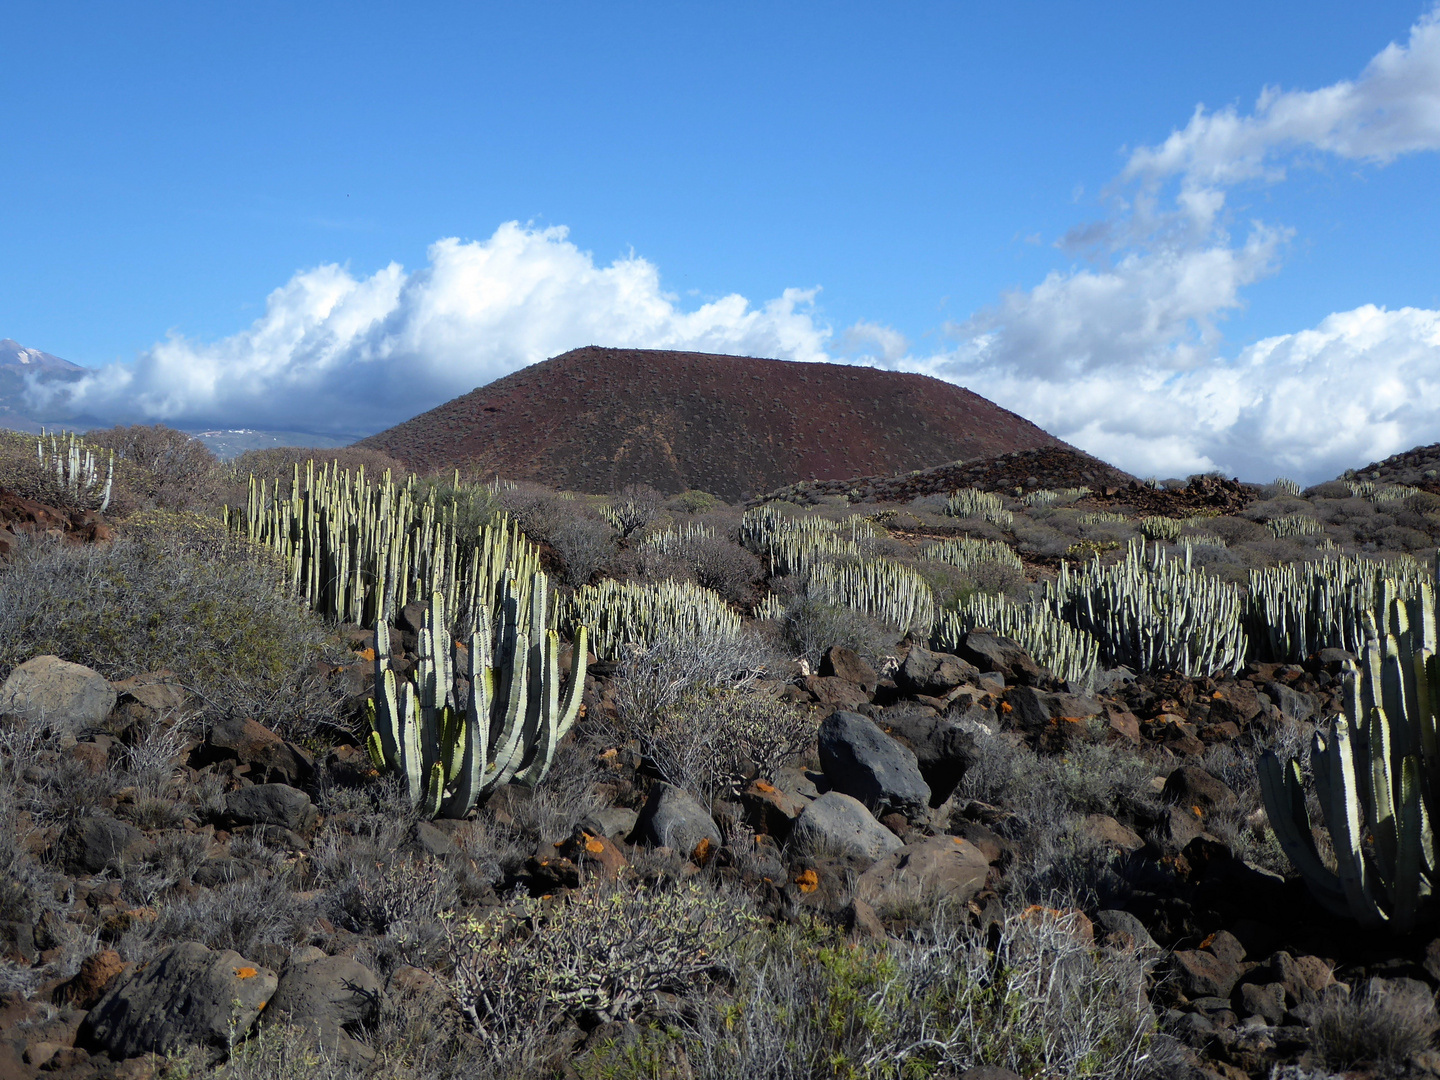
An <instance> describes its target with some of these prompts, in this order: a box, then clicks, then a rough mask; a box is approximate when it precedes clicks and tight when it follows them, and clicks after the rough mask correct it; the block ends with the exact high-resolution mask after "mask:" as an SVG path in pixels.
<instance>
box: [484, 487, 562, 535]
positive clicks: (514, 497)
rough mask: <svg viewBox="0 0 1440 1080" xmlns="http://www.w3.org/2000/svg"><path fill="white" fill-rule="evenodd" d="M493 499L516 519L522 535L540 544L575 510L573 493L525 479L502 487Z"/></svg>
mask: <svg viewBox="0 0 1440 1080" xmlns="http://www.w3.org/2000/svg"><path fill="white" fill-rule="evenodd" d="M496 500H497V502H498V503H499V506H500V509H501V510H503V511H504V512H505V513H507V514H508V515H510V517H511V518H513V519H514V520H515V521H517V522H519V524H520V528H521V529H522V530H524V532H525V535H526V536H528V537H530V539H531V540H534V541H535V542H537V543H542V544H548V543H549V542H550V537H551V536H553V535H554V533H555V532H556V530H558V529H559V528H560V527H561V526H562V525H564V524H565V522H567V521H569V520H570V519H571V518H573V517H575V515H576V514H577V512H578V509H579V508H578V507H577V505H576V500H575V497H574V496H573V495H562V494H561V493H559V492H556V491H551V490H550V489H549V488H547V487H541V486H540V485H539V484H531V483H526V482H520V483H517V484H516V485H515V486H514V487H509V488H503V489H502V490H500V491H499V492H498V493H497V494H496Z"/></svg>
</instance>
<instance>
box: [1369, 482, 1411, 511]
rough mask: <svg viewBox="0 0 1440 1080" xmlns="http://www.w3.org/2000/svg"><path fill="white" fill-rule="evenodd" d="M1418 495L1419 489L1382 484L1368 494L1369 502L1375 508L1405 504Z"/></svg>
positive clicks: (1403, 485)
mask: <svg viewBox="0 0 1440 1080" xmlns="http://www.w3.org/2000/svg"><path fill="white" fill-rule="evenodd" d="M1419 494H1420V489H1419V488H1415V487H1410V486H1408V485H1406V484H1384V485H1382V486H1380V487H1378V488H1376V489H1375V490H1374V491H1373V492H1371V494H1370V501H1371V502H1372V503H1374V504H1375V505H1376V506H1385V505H1388V504H1390V503H1406V502H1409V501H1410V500H1411V499H1413V498H1414V497H1415V496H1416V495H1419Z"/></svg>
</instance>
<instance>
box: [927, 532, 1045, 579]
mask: <svg viewBox="0 0 1440 1080" xmlns="http://www.w3.org/2000/svg"><path fill="white" fill-rule="evenodd" d="M920 554H921V555H923V556H924V557H925V558H927V559H934V560H935V561H936V562H943V563H948V564H949V565H950V566H954V567H957V568H958V569H960V570H973V569H974V568H975V567H977V566H979V565H980V564H982V563H998V564H999V565H1001V566H1008V567H1009V568H1011V569H1012V570H1015V571H1017V572H1019V573H1024V571H1025V564H1024V563H1022V562H1021V561H1020V556H1019V555H1017V554H1015V549H1014V548H1012V547H1011V546H1010V545H1009V544H1007V543H1005V542H1004V541H1001V540H973V539H971V538H969V537H959V538H957V539H954V540H941V541H938V542H936V543H934V544H928V545H926V547H925V548H924V550H922V551H921V553H920Z"/></svg>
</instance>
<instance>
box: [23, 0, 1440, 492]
mask: <svg viewBox="0 0 1440 1080" xmlns="http://www.w3.org/2000/svg"><path fill="white" fill-rule="evenodd" d="M1436 149H1440V6H1437V7H1435V8H1433V9H1432V10H1431V11H1430V12H1429V13H1428V14H1426V15H1425V16H1424V17H1422V18H1421V19H1420V20H1419V21H1418V22H1416V24H1415V25H1414V26H1413V27H1412V28H1411V29H1410V32H1409V35H1408V37H1407V39H1406V40H1405V42H1404V43H1403V44H1391V45H1389V46H1387V47H1386V48H1384V49H1383V50H1381V51H1380V52H1379V53H1378V54H1377V55H1376V56H1375V57H1374V58H1373V59H1372V60H1371V61H1370V62H1369V63H1368V64H1367V65H1366V67H1365V68H1364V70H1363V71H1362V72H1361V73H1360V74H1359V75H1358V76H1357V77H1356V78H1354V79H1347V80H1342V81H1340V82H1336V83H1334V84H1332V85H1330V86H1326V87H1322V88H1321V89H1318V90H1286V91H1282V90H1278V89H1275V88H1267V89H1265V90H1264V91H1263V92H1261V94H1260V95H1259V97H1258V100H1257V102H1256V104H1255V107H1254V109H1253V110H1251V111H1250V112H1248V113H1242V112H1241V111H1239V110H1237V109H1235V108H1224V109H1220V110H1216V111H1208V110H1206V109H1205V108H1204V107H1203V106H1202V107H1198V108H1197V109H1196V110H1195V112H1194V114H1193V115H1192V116H1191V117H1190V119H1189V121H1188V123H1186V125H1185V126H1184V127H1183V128H1179V129H1177V130H1175V131H1174V132H1173V133H1172V134H1171V135H1170V136H1169V137H1168V138H1166V139H1165V140H1163V141H1162V142H1160V143H1158V144H1156V145H1153V146H1142V147H1140V148H1139V149H1136V150H1134V151H1133V152H1131V153H1130V154H1129V157H1128V159H1127V161H1126V164H1125V166H1124V168H1123V169H1122V171H1121V172H1120V174H1119V176H1117V177H1116V178H1115V180H1114V181H1113V182H1112V183H1111V185H1110V186H1109V187H1108V189H1107V195H1106V197H1107V199H1108V200H1109V203H1108V205H1109V206H1110V207H1111V208H1112V212H1111V214H1110V216H1109V217H1107V218H1105V219H1103V220H1100V221H1094V222H1089V223H1086V224H1082V225H1080V226H1078V227H1077V228H1075V229H1074V230H1072V231H1071V232H1070V233H1069V234H1068V235H1067V236H1065V237H1064V238H1062V240H1061V241H1060V243H1059V245H1058V246H1059V248H1060V249H1061V250H1062V251H1066V252H1069V253H1071V254H1072V255H1074V256H1076V257H1077V263H1076V265H1073V266H1071V267H1069V268H1068V269H1064V270H1056V271H1054V272H1052V273H1050V274H1049V275H1047V276H1046V277H1045V278H1044V279H1043V280H1042V281H1040V282H1039V283H1038V284H1037V285H1035V286H1034V287H1033V288H1030V289H1026V290H1017V291H1014V292H1010V293H1006V294H1005V295H1003V296H1001V297H999V298H998V299H997V301H996V302H995V303H994V304H992V305H990V306H988V307H986V308H984V309H982V310H980V311H978V312H976V313H975V314H973V315H972V316H971V317H970V318H969V319H966V320H964V321H963V322H959V323H956V324H952V325H950V326H948V327H946V333H947V335H948V337H949V339H950V340H951V341H952V342H953V344H952V345H951V346H949V347H947V348H944V349H943V350H941V351H939V352H936V353H933V354H929V355H926V354H917V353H914V352H912V351H911V346H910V343H909V342H908V340H907V339H906V337H905V336H904V335H903V334H901V333H900V332H899V331H898V330H895V329H893V328H891V327H888V326H886V325H883V324H882V323H879V322H874V321H868V320H862V321H860V322H857V323H856V324H855V325H853V326H851V327H850V328H849V329H848V330H846V331H844V332H843V333H841V334H838V335H837V334H834V333H832V331H831V329H830V328H829V327H828V326H826V325H824V324H823V323H822V322H820V321H819V320H818V318H817V316H816V313H815V311H814V307H813V301H814V297H815V290H813V289H812V290H800V289H789V290H786V291H785V292H784V293H783V294H782V295H781V296H779V297H777V298H775V299H772V300H769V301H768V302H765V303H762V304H760V305H758V306H754V305H752V304H750V303H749V302H748V301H747V300H746V299H745V298H744V297H742V296H739V295H733V294H732V295H729V296H725V297H723V298H721V299H718V300H715V301H713V302H711V303H706V304H704V305H702V306H700V307H698V308H696V309H695V310H684V309H682V308H681V307H680V305H679V303H678V301H677V299H676V298H675V297H674V296H673V295H671V294H670V293H667V292H666V291H665V290H664V289H663V288H662V286H661V282H660V276H659V272H658V270H657V268H656V267H655V266H654V265H653V264H652V263H650V262H648V261H646V260H645V259H644V258H641V257H637V256H634V255H632V256H630V257H627V258H622V259H617V260H615V261H614V262H612V263H610V264H609V265H607V266H601V265H597V264H596V262H595V260H594V258H593V257H592V256H591V255H590V254H589V253H587V252H585V251H582V250H580V249H579V248H577V247H576V246H575V245H574V244H573V243H571V242H570V240H569V239H568V235H567V233H566V230H565V229H563V228H552V229H532V228H527V227H524V226H522V225H520V224H518V223H516V222H510V223H508V224H505V225H502V226H501V227H500V228H499V229H497V230H496V232H495V234H494V235H493V236H491V237H490V238H488V239H486V240H481V241H461V240H458V239H446V240H441V241H438V242H437V243H435V244H434V245H432V246H431V248H430V251H429V255H428V263H427V265H426V266H424V267H423V268H420V269H418V270H415V271H413V272H408V273H407V272H406V271H405V270H404V269H402V268H401V267H400V266H398V265H394V264H392V265H390V266H388V267H385V268H384V269H383V270H380V271H378V272H376V273H374V274H372V275H370V276H369V277H360V278H357V277H356V276H354V275H352V274H351V273H350V272H349V271H347V270H346V269H344V268H342V267H339V266H322V267H317V268H315V269H311V270H306V271H303V272H300V273H297V274H295V275H294V277H292V278H291V280H290V281H289V282H287V283H286V284H285V285H283V286H282V287H280V288H278V289H276V290H275V291H274V292H273V293H272V294H271V295H270V297H269V298H268V300H267V302H266V307H265V313H264V314H263V315H262V316H261V317H260V318H259V319H257V320H256V321H255V322H254V324H253V325H251V326H250V327H248V328H247V329H245V330H243V331H241V332H240V333H237V334H235V335H234V336H232V337H228V338H225V339H222V340H220V341H216V342H203V341H198V340H195V339H192V338H188V337H184V336H181V335H172V336H171V337H170V338H169V339H167V340H166V341H164V342H162V343H160V344H157V345H156V346H155V347H154V348H152V349H150V350H149V351H148V352H146V353H144V354H143V355H142V356H140V357H139V358H138V359H137V360H136V362H134V363H133V364H115V365H111V366H109V367H106V368H102V369H99V370H97V371H96V372H95V373H94V374H92V375H90V376H88V377H86V378H85V379H83V380H81V381H80V382H78V383H75V384H71V385H69V386H65V387H63V388H49V389H48V390H47V389H46V388H44V387H36V388H35V392H36V393H37V394H39V395H42V396H43V395H44V394H46V393H49V394H52V395H55V397H54V398H52V400H53V402H54V404H55V405H56V406H57V407H58V406H61V405H68V406H69V407H70V408H71V409H73V410H74V411H76V412H78V413H88V414H90V415H94V416H98V417H100V418H103V419H106V420H122V419H124V420H129V419H146V420H162V421H165V422H168V423H172V424H176V425H177V426H187V427H197V426H202V425H203V426H241V425H244V426H254V427H269V428H290V429H296V430H302V431H312V432H317V433H318V432H327V431H328V432H335V433H363V432H369V431H374V430H378V429H379V428H382V427H384V426H387V425H389V424H391V423H394V422H396V421H398V420H401V419H404V418H406V417H408V416H411V415H414V414H415V413H417V412H420V411H422V410H424V409H427V408H430V407H432V406H434V405H436V404H438V403H440V402H441V401H444V400H446V399H448V398H450V397H453V396H455V395H457V394H460V393H464V392H465V391H468V390H470V389H471V388H473V387H475V386H478V385H482V384H484V383H486V382H489V381H491V380H493V379H495V378H498V377H500V376H502V375H505V374H508V373H509V372H512V371H514V370H517V369H518V368H520V367H523V366H525V365H527V364H531V363H534V362H536V361H539V360H542V359H544V358H546V357H548V356H553V355H555V354H557V353H560V352H563V351H565V350H567V349H570V348H574V347H576V346H580V345H587V344H603V345H613V346H636V347H650V348H675V349H695V350H703V351H707V352H722V353H734V354H747V355H755V356H770V357H779V358H785V359H795V360H807V361H820V360H830V359H837V360H841V361H849V362H854V363H866V364H872V365H875V366H881V367H888V368H896V369H901V370H911V371H920V372H924V373H926V374H931V375H935V376H937V377H939V378H943V379H948V380H951V381H954V382H958V383H961V384H962V385H965V386H968V387H970V388H971V389H973V390H975V391H976V392H977V393H980V394H983V395H984V396H986V397H989V398H991V399H992V400H994V401H997V402H998V403H1000V404H1002V405H1004V406H1005V407H1007V408H1010V409H1012V410H1014V411H1016V412H1018V413H1020V414H1021V415H1023V416H1026V417H1029V418H1030V419H1032V420H1034V421H1035V422H1036V423H1039V424H1040V425H1041V426H1043V427H1045V428H1046V429H1047V430H1049V431H1051V432H1053V433H1054V434H1056V435H1058V436H1060V437H1061V438H1064V439H1067V440H1068V441H1070V442H1072V443H1074V444H1076V445H1078V446H1080V447H1082V448H1084V449H1086V450H1089V451H1090V452H1092V453H1094V454H1096V455H1098V456H1099V457H1102V458H1104V459H1106V460H1109V461H1112V462H1114V463H1115V464H1117V465H1120V466H1121V467H1123V468H1126V469H1128V470H1130V471H1132V472H1136V473H1139V474H1141V475H1161V476H1166V475H1185V474H1187V473H1191V472H1197V471H1204V470H1208V469H1212V468H1219V469H1223V470H1224V471H1226V472H1227V473H1231V474H1238V475H1241V476H1244V477H1246V478H1247V479H1268V478H1270V477H1272V476H1274V475H1276V474H1288V475H1290V476H1293V477H1294V478H1295V479H1298V480H1301V481H1304V482H1313V481H1316V480H1320V479H1325V478H1328V477H1330V476H1334V475H1335V474H1336V473H1338V472H1340V471H1342V470H1343V469H1345V468H1349V467H1355V466H1359V465H1361V464H1364V463H1365V462H1367V461H1370V460H1374V459H1378V458H1382V457H1385V456H1388V455H1389V454H1392V453H1395V452H1397V451H1400V450H1403V449H1406V448H1408V447H1410V446H1413V445H1416V444H1418V443H1425V442H1433V441H1437V440H1440V312H1436V311H1427V310H1421V309H1414V308H1405V309H1401V310H1394V311H1392V310H1387V309H1386V308H1384V307H1380V306H1376V303H1375V302H1376V301H1383V299H1384V298H1383V297H1369V296H1357V297H1356V299H1355V302H1356V303H1357V304H1360V305H1361V306H1357V307H1355V308H1354V309H1353V310H1350V311H1344V312H1337V313H1335V314H1332V315H1330V316H1328V317H1327V318H1325V319H1324V320H1322V321H1321V322H1320V323H1319V325H1318V326H1316V327H1314V328H1313V329H1308V330H1301V331H1298V332H1295V333H1291V334H1284V335H1280V336H1278V337H1274V338H1270V339H1268V340H1265V341H1261V342H1258V343H1256V344H1254V345H1252V346H1250V347H1248V348H1245V349H1243V350H1238V351H1237V350H1235V349H1233V348H1227V346H1226V344H1225V342H1224V340H1223V336H1222V330H1223V326H1224V321H1225V319H1226V317H1227V316H1229V315H1230V314H1232V313H1234V312H1235V311H1237V310H1238V309H1240V308H1241V307H1242V306H1243V304H1244V302H1245V290H1246V289H1247V287H1249V286H1251V285H1253V284H1254V283H1256V282H1257V281H1260V280H1261V279H1263V278H1265V277H1267V276H1269V275H1272V274H1275V273H1277V272H1278V271H1279V269H1280V266H1281V263H1282V259H1283V255H1284V252H1285V249H1286V245H1287V242H1288V241H1289V239H1290V237H1291V235H1292V233H1291V230H1289V229H1288V228H1286V227H1285V226H1284V225H1283V224H1277V223H1271V222H1263V221H1250V222H1242V223H1237V222H1235V221H1234V220H1232V219H1233V216H1234V215H1233V212H1232V211H1231V210H1230V209H1229V207H1228V203H1227V199H1228V195H1229V192H1230V190H1231V189H1232V188H1234V186H1235V185H1237V184H1241V183H1261V184H1272V183H1279V182H1281V181H1283V180H1284V178H1285V176H1286V173H1287V170H1288V169H1290V168H1292V167H1293V166H1294V165H1295V164H1296V163H1298V162H1305V161H1311V160H1315V159H1316V158H1319V157H1323V156H1326V155H1328V156H1332V157H1337V158H1340V159H1344V160H1351V161H1357V162H1364V163H1372V164H1375V165H1384V164H1385V163H1387V162H1389V161H1392V160H1394V159H1395V158H1397V157H1399V156H1401V155H1404V154H1410V153H1415V152H1421V151H1433V150H1436ZM832 353H833V354H834V355H833V356H832Z"/></svg>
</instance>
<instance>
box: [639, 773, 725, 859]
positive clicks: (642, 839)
mask: <svg viewBox="0 0 1440 1080" xmlns="http://www.w3.org/2000/svg"><path fill="white" fill-rule="evenodd" d="M634 835H635V838H636V841H637V842H638V843H643V844H648V845H650V846H651V847H668V848H673V849H674V850H676V851H678V852H680V853H681V855H683V856H685V857H686V858H690V857H691V856H692V855H693V854H694V852H695V851H696V849H697V848H699V846H700V843H701V841H708V843H709V847H710V849H718V848H719V847H720V845H721V844H722V843H724V838H723V837H722V836H721V835H720V829H719V827H718V826H717V825H716V824H715V821H714V819H713V818H711V817H710V815H709V814H708V813H706V811H705V808H704V807H703V806H701V805H700V804H699V803H698V802H696V801H695V799H694V798H692V797H691V796H690V795H689V794H688V793H687V792H685V791H682V790H681V789H680V788H678V787H675V786H673V785H671V784H665V783H660V784H656V785H655V787H654V788H653V789H652V790H651V792H650V798H649V799H648V800H646V802H645V807H644V809H642V810H641V811H640V817H639V819H638V820H637V821H636V823H635V834H634Z"/></svg>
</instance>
